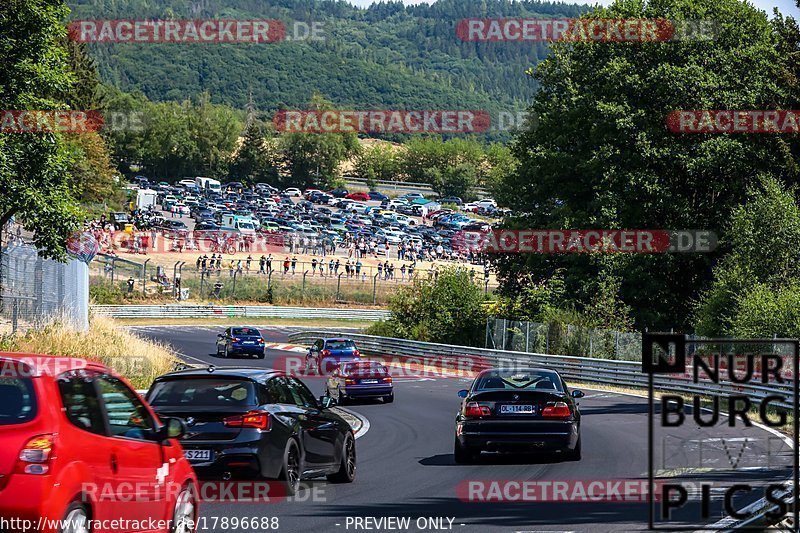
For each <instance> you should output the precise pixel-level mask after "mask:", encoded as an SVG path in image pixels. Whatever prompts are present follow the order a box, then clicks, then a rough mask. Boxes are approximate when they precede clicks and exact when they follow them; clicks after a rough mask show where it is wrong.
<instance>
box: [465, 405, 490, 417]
mask: <svg viewBox="0 0 800 533" xmlns="http://www.w3.org/2000/svg"><path fill="white" fill-rule="evenodd" d="M491 414H492V412H491V411H490V410H489V408H488V407H486V406H485V405H479V404H478V403H476V402H469V403H468V404H467V406H466V407H465V408H464V416H466V417H467V418H480V417H482V416H490V415H491Z"/></svg>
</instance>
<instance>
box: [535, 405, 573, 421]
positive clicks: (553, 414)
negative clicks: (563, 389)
mask: <svg viewBox="0 0 800 533" xmlns="http://www.w3.org/2000/svg"><path fill="white" fill-rule="evenodd" d="M570 416H572V413H571V412H570V410H569V406H568V405H567V404H566V403H565V402H551V403H548V404H547V405H546V406H545V408H544V409H543V410H542V417H543V418H569V417H570Z"/></svg>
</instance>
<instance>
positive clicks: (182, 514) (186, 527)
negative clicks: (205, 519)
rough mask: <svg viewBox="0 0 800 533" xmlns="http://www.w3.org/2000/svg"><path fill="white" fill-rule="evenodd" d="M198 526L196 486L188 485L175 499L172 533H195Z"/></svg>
mask: <svg viewBox="0 0 800 533" xmlns="http://www.w3.org/2000/svg"><path fill="white" fill-rule="evenodd" d="M196 524H197V502H196V499H195V494H194V486H193V485H192V484H191V483H190V484H188V485H186V486H185V487H184V488H183V489H182V490H181V492H180V493H179V494H178V497H177V498H176V499H175V508H174V509H173V510H172V526H171V528H170V533H194V531H195V525H196Z"/></svg>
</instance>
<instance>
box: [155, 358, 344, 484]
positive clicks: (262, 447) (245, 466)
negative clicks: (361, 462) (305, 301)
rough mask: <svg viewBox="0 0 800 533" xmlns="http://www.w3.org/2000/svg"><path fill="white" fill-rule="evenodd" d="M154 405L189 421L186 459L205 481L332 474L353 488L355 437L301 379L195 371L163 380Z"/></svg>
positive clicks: (263, 372) (262, 372) (264, 372)
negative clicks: (350, 484) (351, 484)
mask: <svg viewBox="0 0 800 533" xmlns="http://www.w3.org/2000/svg"><path fill="white" fill-rule="evenodd" d="M147 401H148V403H149V404H150V405H151V406H152V407H153V409H154V410H155V411H156V413H158V415H159V416H173V417H179V418H182V419H183V420H184V421H185V422H186V426H187V432H186V434H185V435H184V436H183V437H182V438H181V445H182V446H183V449H184V453H185V454H186V457H187V458H188V459H189V461H190V462H191V464H192V466H194V469H195V471H196V472H197V475H198V476H199V477H206V478H220V477H221V478H222V479H231V478H234V477H258V478H267V479H279V480H282V481H284V482H285V484H286V488H287V492H288V494H290V495H291V494H294V493H295V492H296V491H297V490H298V488H299V483H300V480H301V479H303V478H314V477H321V476H327V478H328V481H331V482H334V483H350V482H352V481H353V480H354V479H355V474H356V447H355V435H354V434H353V430H352V428H351V427H350V425H349V424H348V423H347V422H346V421H345V420H344V419H343V418H342V417H340V416H339V415H338V414H336V413H335V412H333V411H332V410H331V409H330V407H331V406H332V405H333V404H334V403H335V401H332V400H331V399H330V398H325V397H323V398H320V399H319V400H317V399H316V398H315V397H314V395H313V394H312V393H311V391H310V390H309V389H308V387H306V386H305V384H303V383H302V382H301V381H300V380H298V379H296V378H294V377H291V376H286V375H284V374H282V373H280V372H277V371H274V370H270V369H257V368H233V367H224V368H214V367H209V368H208V369H190V370H182V371H178V372H172V373H169V374H165V375H164V376H161V377H159V378H157V379H156V380H155V381H154V382H153V385H152V386H151V387H150V390H149V391H148V393H147Z"/></svg>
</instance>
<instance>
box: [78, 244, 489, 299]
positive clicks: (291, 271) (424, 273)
mask: <svg viewBox="0 0 800 533" xmlns="http://www.w3.org/2000/svg"><path fill="white" fill-rule="evenodd" d="M188 259H189V258H188V257H187V261H175V262H173V263H172V264H169V265H166V266H164V265H158V264H154V263H153V262H152V261H148V260H147V259H145V260H143V261H142V262H136V261H131V260H129V259H123V258H120V257H115V256H110V255H99V256H98V257H97V258H96V259H95V260H94V262H93V263H92V265H91V271H90V276H91V284H92V287H93V288H92V296H93V298H94V300H95V303H98V304H121V303H134V302H136V303H139V301H140V300H153V301H158V300H181V301H194V302H205V301H209V300H211V301H220V300H222V301H226V302H254V303H271V304H276V305H298V304H300V305H301V304H314V303H340V304H341V303H353V304H361V305H385V304H386V303H387V302H388V300H389V297H390V296H391V295H392V294H393V293H394V292H395V291H396V290H397V289H398V288H400V287H403V286H408V285H409V284H410V283H411V282H412V281H413V280H415V279H420V280H421V279H432V278H435V277H436V276H437V275H438V272H439V271H440V270H441V269H442V268H444V266H442V267H439V268H437V269H427V268H425V269H423V268H414V269H408V268H403V267H402V266H401V265H395V266H394V268H393V269H392V270H390V271H388V272H387V270H386V269H385V268H381V269H379V268H378V267H377V266H375V265H363V266H362V265H359V266H358V267H356V266H352V268H350V267H349V266H348V265H346V264H345V262H344V261H342V260H341V258H338V259H339V261H338V264H337V262H336V258H334V260H333V261H332V260H331V256H328V257H326V258H321V259H323V261H318V262H316V263H312V262H310V261H292V260H285V259H283V258H275V259H273V260H272V261H271V262H270V263H265V264H263V265H262V264H261V263H260V261H259V259H258V258H254V259H253V260H252V261H250V262H248V261H246V260H235V261H230V260H225V261H223V262H222V265H221V266H219V267H216V268H208V267H206V268H205V269H204V268H202V266H201V267H200V268H198V265H197V263H196V261H189V260H188ZM320 263H322V267H321V266H320ZM262 267H263V268H262ZM481 278H482V276H481V274H479V273H476V274H475V279H476V281H481ZM492 289H493V287H490V286H489V284H488V283H487V284H485V290H486V292H488V291H490V290H492Z"/></svg>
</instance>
